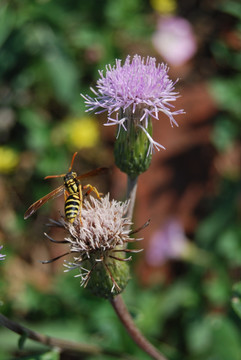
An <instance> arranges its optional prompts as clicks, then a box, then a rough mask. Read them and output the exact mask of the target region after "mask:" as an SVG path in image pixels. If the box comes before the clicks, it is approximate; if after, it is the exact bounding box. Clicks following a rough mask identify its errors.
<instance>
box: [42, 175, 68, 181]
mask: <svg viewBox="0 0 241 360" xmlns="http://www.w3.org/2000/svg"><path fill="white" fill-rule="evenodd" d="M65 175H66V174H61V175H48V176H45V178H44V180H46V179H52V178H57V177H64V176H65Z"/></svg>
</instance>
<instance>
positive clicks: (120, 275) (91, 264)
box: [83, 252, 130, 299]
mask: <svg viewBox="0 0 241 360" xmlns="http://www.w3.org/2000/svg"><path fill="white" fill-rule="evenodd" d="M112 253H113V252H112ZM96 255H97V254H94V253H93V255H92V256H91V258H90V259H89V261H88V263H87V261H86V263H84V264H83V267H84V268H87V269H88V270H89V271H91V269H93V270H92V274H90V276H89V281H88V282H87V284H86V288H87V289H89V290H90V291H91V292H92V293H93V294H94V295H96V296H99V297H102V298H105V299H112V298H113V297H114V296H116V295H118V294H120V293H121V292H122V291H123V290H124V289H125V287H126V285H127V283H128V280H129V278H130V275H129V264H128V263H127V262H126V261H125V260H121V259H122V257H120V254H118V259H119V260H116V259H114V258H112V257H110V256H111V253H110V256H108V255H107V254H106V255H107V256H106V257H105V259H104V260H103V261H99V262H96V258H95V256H96ZM113 256H116V253H113Z"/></svg>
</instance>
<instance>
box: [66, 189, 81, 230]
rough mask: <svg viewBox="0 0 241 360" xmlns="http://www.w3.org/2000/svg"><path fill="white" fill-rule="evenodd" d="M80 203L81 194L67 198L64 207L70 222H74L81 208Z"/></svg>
mask: <svg viewBox="0 0 241 360" xmlns="http://www.w3.org/2000/svg"><path fill="white" fill-rule="evenodd" d="M80 203H81V202H80V198H79V194H72V195H70V196H69V197H68V199H67V200H66V202H65V207H64V210H65V217H66V219H67V220H68V221H69V222H70V223H73V222H74V219H75V218H76V216H77V214H78V211H79V208H80Z"/></svg>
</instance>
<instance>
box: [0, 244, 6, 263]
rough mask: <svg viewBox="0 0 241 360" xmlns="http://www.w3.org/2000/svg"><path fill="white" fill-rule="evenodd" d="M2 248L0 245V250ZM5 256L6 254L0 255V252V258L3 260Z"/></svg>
mask: <svg viewBox="0 0 241 360" xmlns="http://www.w3.org/2000/svg"><path fill="white" fill-rule="evenodd" d="M2 248H3V246H2V245H1V246H0V250H1V249H2ZM5 257H6V255H2V254H0V260H4V259H5Z"/></svg>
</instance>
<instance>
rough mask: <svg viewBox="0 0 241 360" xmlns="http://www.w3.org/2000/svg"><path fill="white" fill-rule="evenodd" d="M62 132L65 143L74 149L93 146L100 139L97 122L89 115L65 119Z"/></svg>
mask: <svg viewBox="0 0 241 360" xmlns="http://www.w3.org/2000/svg"><path fill="white" fill-rule="evenodd" d="M64 133H65V135H66V143H67V145H69V146H70V148H74V149H76V148H78V149H81V148H84V147H89V148H90V147H93V146H95V145H96V144H97V143H98V141H99V139H100V133H99V128H98V123H97V122H96V120H95V119H94V118H93V117H89V116H83V117H80V118H72V119H69V120H66V122H65V124H64Z"/></svg>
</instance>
